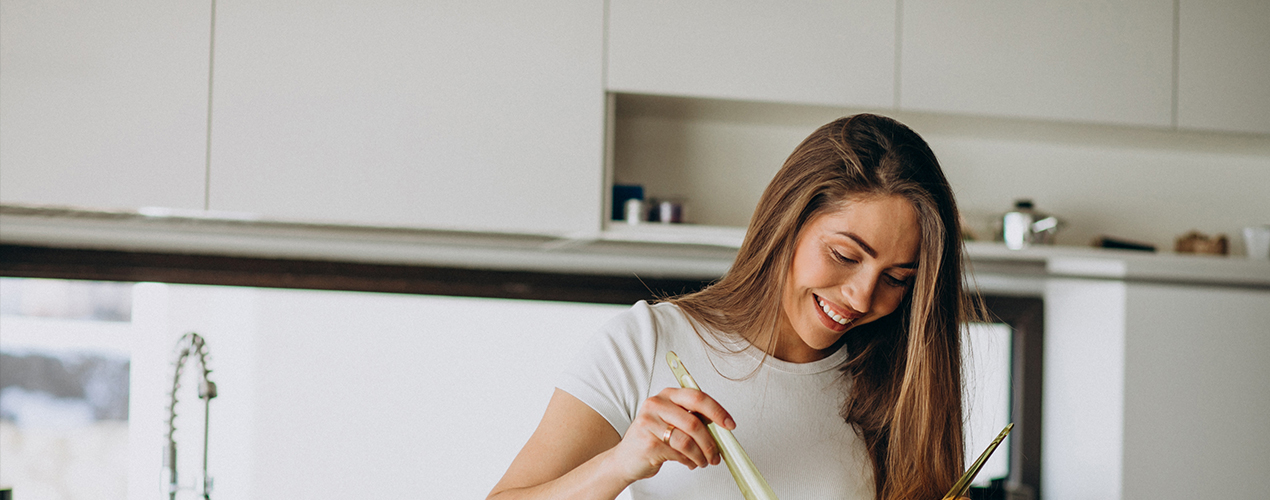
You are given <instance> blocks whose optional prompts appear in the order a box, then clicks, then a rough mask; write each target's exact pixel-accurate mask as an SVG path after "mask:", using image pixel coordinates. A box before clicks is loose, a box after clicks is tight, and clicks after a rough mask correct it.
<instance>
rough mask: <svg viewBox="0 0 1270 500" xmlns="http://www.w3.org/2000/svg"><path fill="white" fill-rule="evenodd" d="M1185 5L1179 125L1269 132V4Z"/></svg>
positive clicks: (1190, 0) (1254, 0)
mask: <svg viewBox="0 0 1270 500" xmlns="http://www.w3.org/2000/svg"><path fill="white" fill-rule="evenodd" d="M1180 7H1181V10H1180V13H1179V23H1180V24H1179V33H1178V75H1177V123H1178V126H1180V127H1184V128H1199V129H1214V130H1229V131H1236V132H1253V133H1260V134H1270V2H1266V1H1264V0H1221V1H1214V0H1203V1H1199V0H1182V2H1181V3H1180Z"/></svg>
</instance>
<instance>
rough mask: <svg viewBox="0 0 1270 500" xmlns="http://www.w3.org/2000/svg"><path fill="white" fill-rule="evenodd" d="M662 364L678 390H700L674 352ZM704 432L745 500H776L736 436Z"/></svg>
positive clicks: (713, 430)
mask: <svg viewBox="0 0 1270 500" xmlns="http://www.w3.org/2000/svg"><path fill="white" fill-rule="evenodd" d="M666 363H667V364H669V365H670V371H671V372H673V373H674V374H675V380H678V381H679V386H680V387H683V388H685V389H695V390H698V391H699V390H701V388H700V387H698V386H697V381H696V380H694V379H693V378H692V375H689V374H688V369H687V368H686V367H684V365H683V363H682V362H681V361H679V356H678V355H676V354H675V353H674V351H671V352H668V353H666ZM706 428H707V429H708V430H709V431H710V436H712V437H714V442H715V443H717V444H718V445H719V451H720V452H721V453H722V454H723V462H724V463H726V464H728V472H731V473H732V479H734V480H736V486H737V487H738V488H740V489H741V494H742V495H744V496H745V500H777V499H776V492H774V491H772V487H771V486H768V485H767V480H766V479H763V474H760V473H759V471H758V467H755V466H754V462H751V461H750V456H749V455H747V454H746V453H745V449H744V448H742V447H741V443H740V442H739V441H737V440H736V436H733V435H732V431H729V430H727V429H725V428H723V427H720V426H718V425H715V424H714V423H713V422H711V423H708V424H706Z"/></svg>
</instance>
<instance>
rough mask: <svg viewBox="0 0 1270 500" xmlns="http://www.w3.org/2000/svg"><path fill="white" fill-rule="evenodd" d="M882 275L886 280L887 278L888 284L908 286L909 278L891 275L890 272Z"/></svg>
mask: <svg viewBox="0 0 1270 500" xmlns="http://www.w3.org/2000/svg"><path fill="white" fill-rule="evenodd" d="M882 276H883V279H884V280H886V283H887V284H888V285H891V286H894V287H906V286H908V280H907V279H902V278H896V277H894V276H891V275H889V274H883V275H882Z"/></svg>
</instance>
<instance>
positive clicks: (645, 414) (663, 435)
mask: <svg viewBox="0 0 1270 500" xmlns="http://www.w3.org/2000/svg"><path fill="white" fill-rule="evenodd" d="M703 419H706V421H710V422H715V423H716V424H717V425H721V426H723V427H725V428H727V429H729V430H731V429H735V428H736V423H735V422H734V421H733V420H732V417H731V416H730V415H728V412H727V411H726V410H724V409H723V407H722V406H720V405H719V403H718V402H716V401H715V400H714V399H713V398H711V397H710V396H707V395H706V394H705V393H704V392H701V391H698V390H694V389H676V388H670V387H668V388H666V389H663V390H662V391H661V392H660V393H658V394H657V395H656V396H653V397H650V398H648V399H645V400H644V403H643V404H642V405H640V407H639V413H637V414H636V415H635V421H634V422H631V426H630V428H628V429H627V430H626V435H625V436H623V437H622V441H621V442H620V443H618V445H617V446H616V447H614V449H613V450H611V453H610V455H609V458H610V459H611V461H612V465H614V466H615V467H616V468H617V471H618V473H619V474H621V475H622V476H623V478H624V479H625V480H626V481H628V482H635V481H637V480H640V479H645V478H649V477H653V476H654V475H656V474H657V471H659V470H661V466H662V464H663V463H665V462H666V461H674V462H680V463H682V464H684V465H686V466H688V468H690V469H696V468H697V467H705V466H706V465H718V464H719V461H720V455H719V447H718V445H717V444H716V443H715V442H714V438H713V437H711V436H710V431H709V430H707V429H706V423H705V422H703V421H702V420H703Z"/></svg>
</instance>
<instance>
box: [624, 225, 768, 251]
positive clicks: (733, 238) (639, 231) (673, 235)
mask: <svg viewBox="0 0 1270 500" xmlns="http://www.w3.org/2000/svg"><path fill="white" fill-rule="evenodd" d="M600 239H602V240H605V241H629V242H640V243H673V244H680V245H706V246H717V247H725V248H731V249H733V250H735V249H739V248H741V242H742V241H743V240H744V239H745V228H743V227H730V226H706V225H700V224H662V223H657V222H648V223H641V224H627V223H625V222H610V223H609V224H608V227H607V228H605V230H604V232H603V233H601V235H600Z"/></svg>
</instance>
